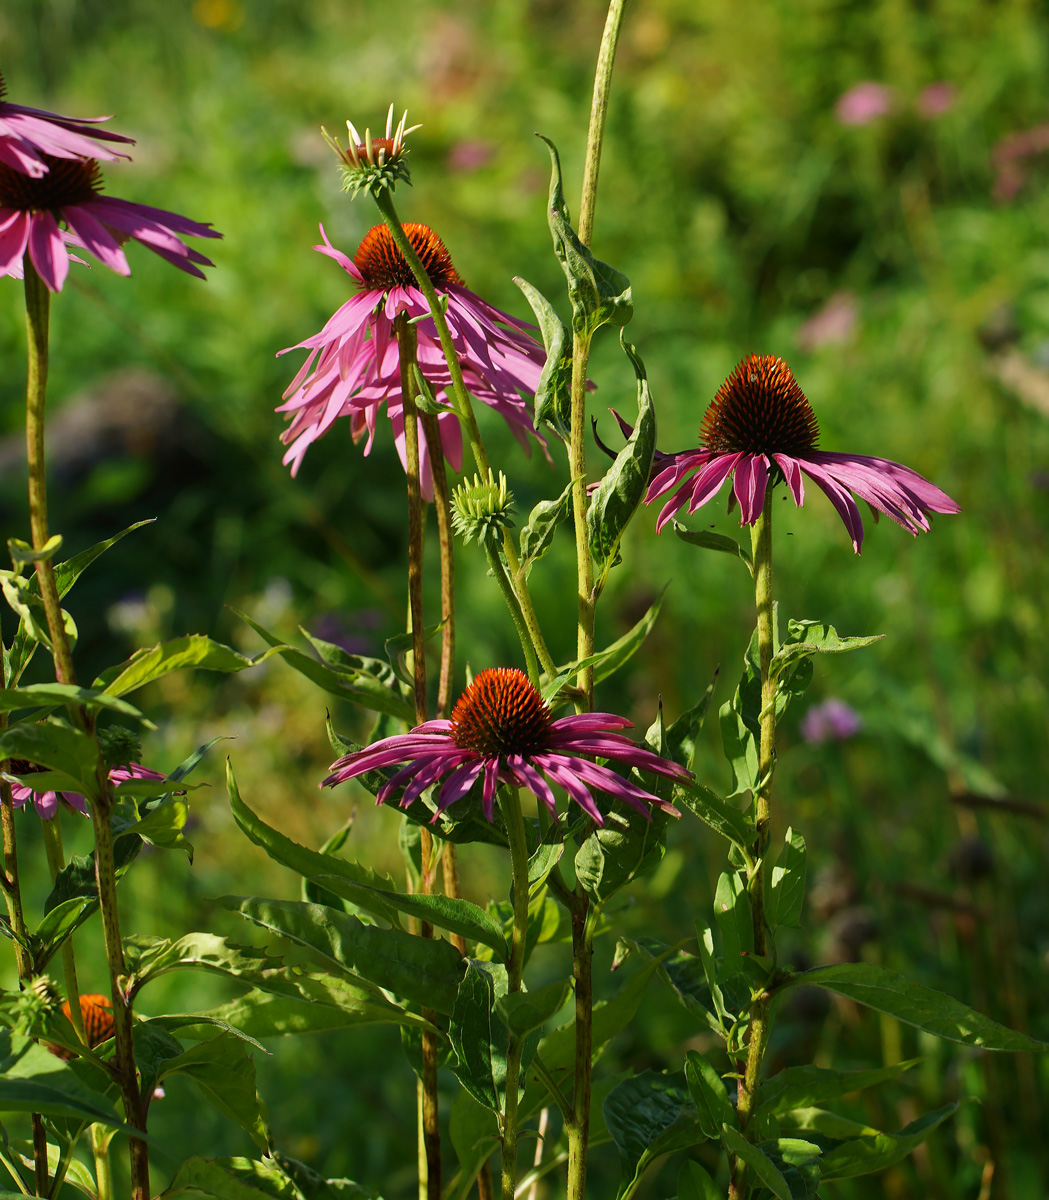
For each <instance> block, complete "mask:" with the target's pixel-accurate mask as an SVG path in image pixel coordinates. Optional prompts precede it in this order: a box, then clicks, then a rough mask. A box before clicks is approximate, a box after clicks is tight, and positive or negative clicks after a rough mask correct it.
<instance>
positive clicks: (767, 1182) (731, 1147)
mask: <svg viewBox="0 0 1049 1200" xmlns="http://www.w3.org/2000/svg"><path fill="white" fill-rule="evenodd" d="M721 1144H722V1145H723V1146H724V1147H725V1149H726V1150H727V1151H728V1153H729V1154H734V1155H735V1156H736V1158H738V1159H740V1161H742V1162H744V1163H746V1164H747V1169H748V1170H749V1171H751V1172H752V1173H753V1176H754V1178H755V1179H756V1180H757V1182H758V1183H760V1184H761V1185H762V1186H763V1187H767V1188H768V1189H769V1191H770V1192H771V1193H772V1194H773V1195H774V1196H775V1197H776V1200H793V1197H792V1196H791V1194H790V1187H789V1186H788V1184H787V1181H786V1180H785V1179H784V1178H783V1175H782V1174H781V1173H780V1171H779V1168H778V1167H777V1166H776V1164H775V1163H774V1162H773V1161H772V1160H771V1159H770V1158H769V1157H768V1156H767V1155H766V1154H765V1153H764V1152H763V1151H761V1150H759V1149H758V1147H757V1146H754V1145H751V1143H750V1142H748V1141H747V1139H746V1138H745V1137H744V1136H743V1135H742V1134H741V1133H739V1132H738V1131H737V1130H736V1129H735V1128H734V1127H733V1126H731V1125H724V1126H722V1129H721Z"/></svg>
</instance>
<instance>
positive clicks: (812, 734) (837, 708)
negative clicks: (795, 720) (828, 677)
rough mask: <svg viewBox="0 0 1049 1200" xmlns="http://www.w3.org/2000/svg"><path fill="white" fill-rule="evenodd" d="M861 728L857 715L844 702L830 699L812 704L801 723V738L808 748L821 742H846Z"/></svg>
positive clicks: (861, 722) (859, 718)
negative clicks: (807, 744)
mask: <svg viewBox="0 0 1049 1200" xmlns="http://www.w3.org/2000/svg"><path fill="white" fill-rule="evenodd" d="M862 728H863V720H862V718H861V717H860V715H859V713H858V712H856V711H855V710H854V709H851V708H850V707H849V706H848V705H847V704H846V703H845V701H844V700H837V699H835V698H834V697H831V699H829V700H824V701H823V703H822V704H814V705H813V706H812V708H810V709H809V710H808V712H806V714H805V716H804V717H803V718H802V721H801V736H802V737H803V738H804V739H805V741H806V742H808V743H809V745H810V746H819V745H820V744H821V743H823V742H847V741H848V740H849V738H851V737H855V736H856V734H857V733H859V731H860V730H861V729H862Z"/></svg>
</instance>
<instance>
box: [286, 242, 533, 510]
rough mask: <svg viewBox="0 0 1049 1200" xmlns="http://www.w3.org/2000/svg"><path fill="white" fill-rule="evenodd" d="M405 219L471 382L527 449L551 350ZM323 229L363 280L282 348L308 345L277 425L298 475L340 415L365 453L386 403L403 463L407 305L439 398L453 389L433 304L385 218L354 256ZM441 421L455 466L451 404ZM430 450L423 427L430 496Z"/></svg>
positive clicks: (324, 248)
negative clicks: (283, 425) (399, 320)
mask: <svg viewBox="0 0 1049 1200" xmlns="http://www.w3.org/2000/svg"><path fill="white" fill-rule="evenodd" d="M403 228H404V232H405V233H406V234H407V236H408V240H409V241H410V242H411V244H412V248H413V249H414V250H415V252H416V254H418V255H419V258H420V260H421V261H422V264H423V267H424V268H425V269H426V273H427V275H429V277H430V280H431V281H432V283H433V285H434V287H435V288H436V289H437V292H438V294H439V295H441V296H442V297H443V298H446V301H447V310H446V318H447V321H448V329H449V331H450V333H451V338H452V344H453V346H454V347H455V351H456V354H457V355H458V358H459V363H460V365H461V367H462V372H463V380H464V382H465V384H466V386H467V388H468V389H469V390H470V392H471V393H472V394H473V395H474V396H476V397H477V399H478V400H481V401H483V402H484V403H485V404H487V405H488V406H489V408H493V409H495V411H496V412H497V413H499V414H500V415H501V416H502V417H503V418H504V420H505V421H506V422H507V424H508V425H509V426H510V429H511V430H512V432H513V434H514V436H515V437H516V438H517V440H518V441H519V442H520V443H521V445H522V446H523V447H524V449H525V451H526V452H530V449H531V442H530V439H531V438H532V437H538V435H537V434H536V433H535V430H534V428H533V425H532V411H531V406H530V405H529V404H528V403H527V402H526V401H525V400H524V399H523V395H533V394H534V392H535V389H536V386H537V384H538V382H539V376H540V373H541V372H542V369H543V364H544V362H545V361H546V352H545V351H544V349H543V347H542V346H541V345H540V344H539V343H538V342H536V341H535V340H534V339H533V338H531V337H530V336H529V335H528V333H527V332H526V330H527V329H529V328H530V326H528V325H527V324H525V322H523V321H519V320H517V318H516V317H511V316H510V315H509V314H508V313H504V312H501V311H500V310H499V309H497V308H494V307H492V305H490V304H488V303H486V302H485V301H484V300H482V299H481V298H480V296H477V295H475V294H474V293H473V292H471V291H470V290H469V289H468V288H467V287H466V286H465V284H464V283H463V281H462V279H461V277H460V276H459V273H458V271H456V269H455V266H454V264H453V263H452V259H451V255H450V254H449V253H448V250H447V248H446V247H445V245H444V243H443V242H442V241H441V239H440V238H439V237H438V236H437V234H436V233H434V231H433V230H432V229H430V227H429V226H428V225H418V224H414V223H406V224H405V225H404V226H403ZM321 237H322V238H323V239H324V244H323V245H321V246H314V249H315V250H317V251H319V252H320V253H321V254H326V255H327V256H328V257H329V258H333V259H334V260H335V261H336V262H337V263H338V264H339V265H340V266H341V267H342V268H343V270H344V271H346V272H347V273H348V274H349V275H350V276H351V277H352V278H353V280H354V282H355V283H356V284H357V286H358V289H359V290H358V292H357V294H356V295H355V296H353V297H351V298H350V299H349V300H347V301H346V303H345V304H344V305H343V306H342V307H341V308H340V309H339V310H338V311H337V312H336V313H335V314H334V316H333V317H332V318H331V319H330V320H329V321H328V323H327V324H326V325H325V326H324V328H323V329H322V330H321V331H320V333H317V334H314V336H313V337H310V338H307V339H306V340H305V341H303V342H299V344H298V345H297V346H289V347H288V349H287V350H282V351H281V352H280V353H281V354H287V353H288V350H298V349H306V350H309V356H308V357H307V359H306V361H305V363H303V365H302V367H301V369H300V370H299V372H298V374H297V375H296V376H295V378H294V379H293V380H292V381H291V383H290V384H289V386H288V389H287V391H286V392H285V393H284V396H285V403H284V404H282V405H281V406H280V407H279V408H278V409H277V411H278V412H283V413H287V414H289V418H290V419H289V424H288V427H287V429H285V430H284V433H283V434H282V435H281V441H282V442H284V443H285V444H286V445H288V451H287V453H286V454H285V455H284V462H285V464H286V465H288V464H290V466H291V473H292V475H295V474H296V473H297V472H298V470H299V467H300V466H301V465H302V459H303V456H304V455H305V453H306V451H307V449H308V448H309V447H310V446H311V445H312V444H313V443H314V442H315V441H316V440H317V439H318V438H320V437H322V436H323V435H324V434H325V433H327V432H328V430H329V429H330V428H331V427H332V425H333V424H334V422H335V421H336V420H337V419H338V418H339V417H348V418H349V420H350V433H351V435H352V437H353V440H354V441H355V442H357V441H360V440H361V438H363V437H364V436H365V435H367V439H368V440H367V442H366V444H365V448H364V453H365V454H368V453H370V452H371V448H372V442H373V439H374V437H375V425H376V417H377V414H378V412H379V410H380V409H381V408H382V406H383V405H385V406H386V414H387V416H388V417H389V418H390V421H391V423H392V425H393V431H394V439H395V441H396V445H397V453H398V454H399V456H400V459H401V463H402V465H403V464H404V463H405V462H406V455H405V448H404V409H403V404H402V400H401V376H400V359H399V354H398V348H397V341H396V338H395V337H394V321H395V319H396V317H397V316H398V314H399V313H402V312H403V313H406V314H407V315H408V318H409V319H410V320H412V321H414V322H415V331H416V337H417V360H418V364H419V370H420V372H421V373H422V376H423V378H424V379H425V380H426V382H427V383H428V384H429V385H430V388H431V390H432V391H433V394H434V398H435V399H436V400H437V401H438V402H442V403H446V402H448V400H449V396H450V394H451V390H452V381H451V375H450V373H449V371H448V364H447V362H446V360H445V357H444V351H443V350H442V348H441V343H440V341H439V339H438V336H437V329H436V326H435V325H434V322H433V318H432V317H431V316H430V309H429V305H428V304H427V303H426V297H425V296H424V295H423V293H422V292H421V291H420V290H419V288H418V286H417V285H416V281H415V277H414V275H412V272H411V268H410V267H409V266H408V263H407V261H406V260H405V258H404V256H403V255H402V254H401V252H400V250H399V249H398V248H397V245H396V243H395V242H394V240H393V237H392V236H391V234H390V231H389V229H387V227H386V226H385V225H376V226H375V227H374V228H372V229H370V230H369V231H368V233H367V234H365V236H364V239H363V240H362V241H361V244H360V246H359V247H358V248H357V253H356V254H355V255H354V257H353V259H352V260H351V259H350V258H348V257H347V256H346V255H345V254H343V253H342V252H341V251H339V250H336V249H335V248H334V246H332V244H331V243H330V242H329V241H328V237H327V234H326V233H325V232H324V227H323V225H322V226H321ZM438 423H439V425H440V430H441V443H442V447H443V450H444V454H445V457H446V458H447V459H448V461H449V462H450V463H451V464H452V466H453V467H454V468H455V470H456V471H458V470H459V469H460V468H461V466H462V457H463V444H462V432H461V430H460V428H459V420H458V417H456V416H455V414H454V413H452V412H450V411H445V412H442V413H440V414H439V416H438ZM539 441H540V444H541V445H542V446H543V447H544V449H545V447H546V442H545V441H544V440H543V439H542V438H541V437H540V438H539ZM431 452H432V448H431V447H428V446H427V444H426V439H425V437H420V439H419V454H420V478H421V480H422V485H423V494H424V496H426V498H427V499H432V497H433V483H432V480H431V477H430V470H429V455H430V453H431Z"/></svg>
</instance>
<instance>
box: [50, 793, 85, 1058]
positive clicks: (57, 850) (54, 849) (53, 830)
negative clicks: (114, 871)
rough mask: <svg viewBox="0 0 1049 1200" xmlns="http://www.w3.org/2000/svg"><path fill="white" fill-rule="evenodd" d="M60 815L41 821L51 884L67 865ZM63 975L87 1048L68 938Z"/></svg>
mask: <svg viewBox="0 0 1049 1200" xmlns="http://www.w3.org/2000/svg"><path fill="white" fill-rule="evenodd" d="M60 821H61V816H60V813H55V815H54V816H53V817H52V818H51V819H50V820H48V821H41V822H40V824H41V826H42V828H43V832H44V850H45V851H46V853H47V865H48V868H49V869H50V871H51V882H52V883H54V882H55V880H56V879H57V878H58V873H59V871H61V870H62V869H63V868H64V867H65V865H66V856H65V851H64V850H63V848H62V826H61V824H60ZM62 973H63V975H64V976H65V984H66V999H67V1000H68V1001H69V1019H70V1021H71V1022H72V1024H73V1028H74V1029H75V1030H76V1035H77V1037H78V1038H79V1039H80V1040H81V1041H82V1042H83V1043H84V1045H85V1046H86V1045H87V1044H88V1042H87V1033H86V1031H85V1029H84V1014H83V1013H82V1012H81V1011H80V986H79V984H78V983H77V976H76V960H75V959H74V957H73V939H72V938H71V937H69V938H66V940H65V941H64V942H63V943H62Z"/></svg>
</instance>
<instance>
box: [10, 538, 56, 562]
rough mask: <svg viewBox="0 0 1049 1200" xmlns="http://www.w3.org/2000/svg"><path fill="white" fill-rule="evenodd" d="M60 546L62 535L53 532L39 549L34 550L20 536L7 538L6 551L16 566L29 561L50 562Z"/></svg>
mask: <svg viewBox="0 0 1049 1200" xmlns="http://www.w3.org/2000/svg"><path fill="white" fill-rule="evenodd" d="M61 548H62V535H61V534H60V533H53V534H52V535H51V536H50V537H49V538H48V539H47V541H46V542H45V543H44V544H43V546H41V547H40V549H39V550H34V549H33V547H32V546H30V544H29V543H28V542H24V541H22V539H21V538H8V539H7V552H8V554H10V556H11V561H12V562H13V563H14V564H15V566H16V567H22V566H27V565H29V564H30V563H38V562H50V561H51V559H52V558H54V556H55V555H56V554H57V553H58V551H59V550H61Z"/></svg>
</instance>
